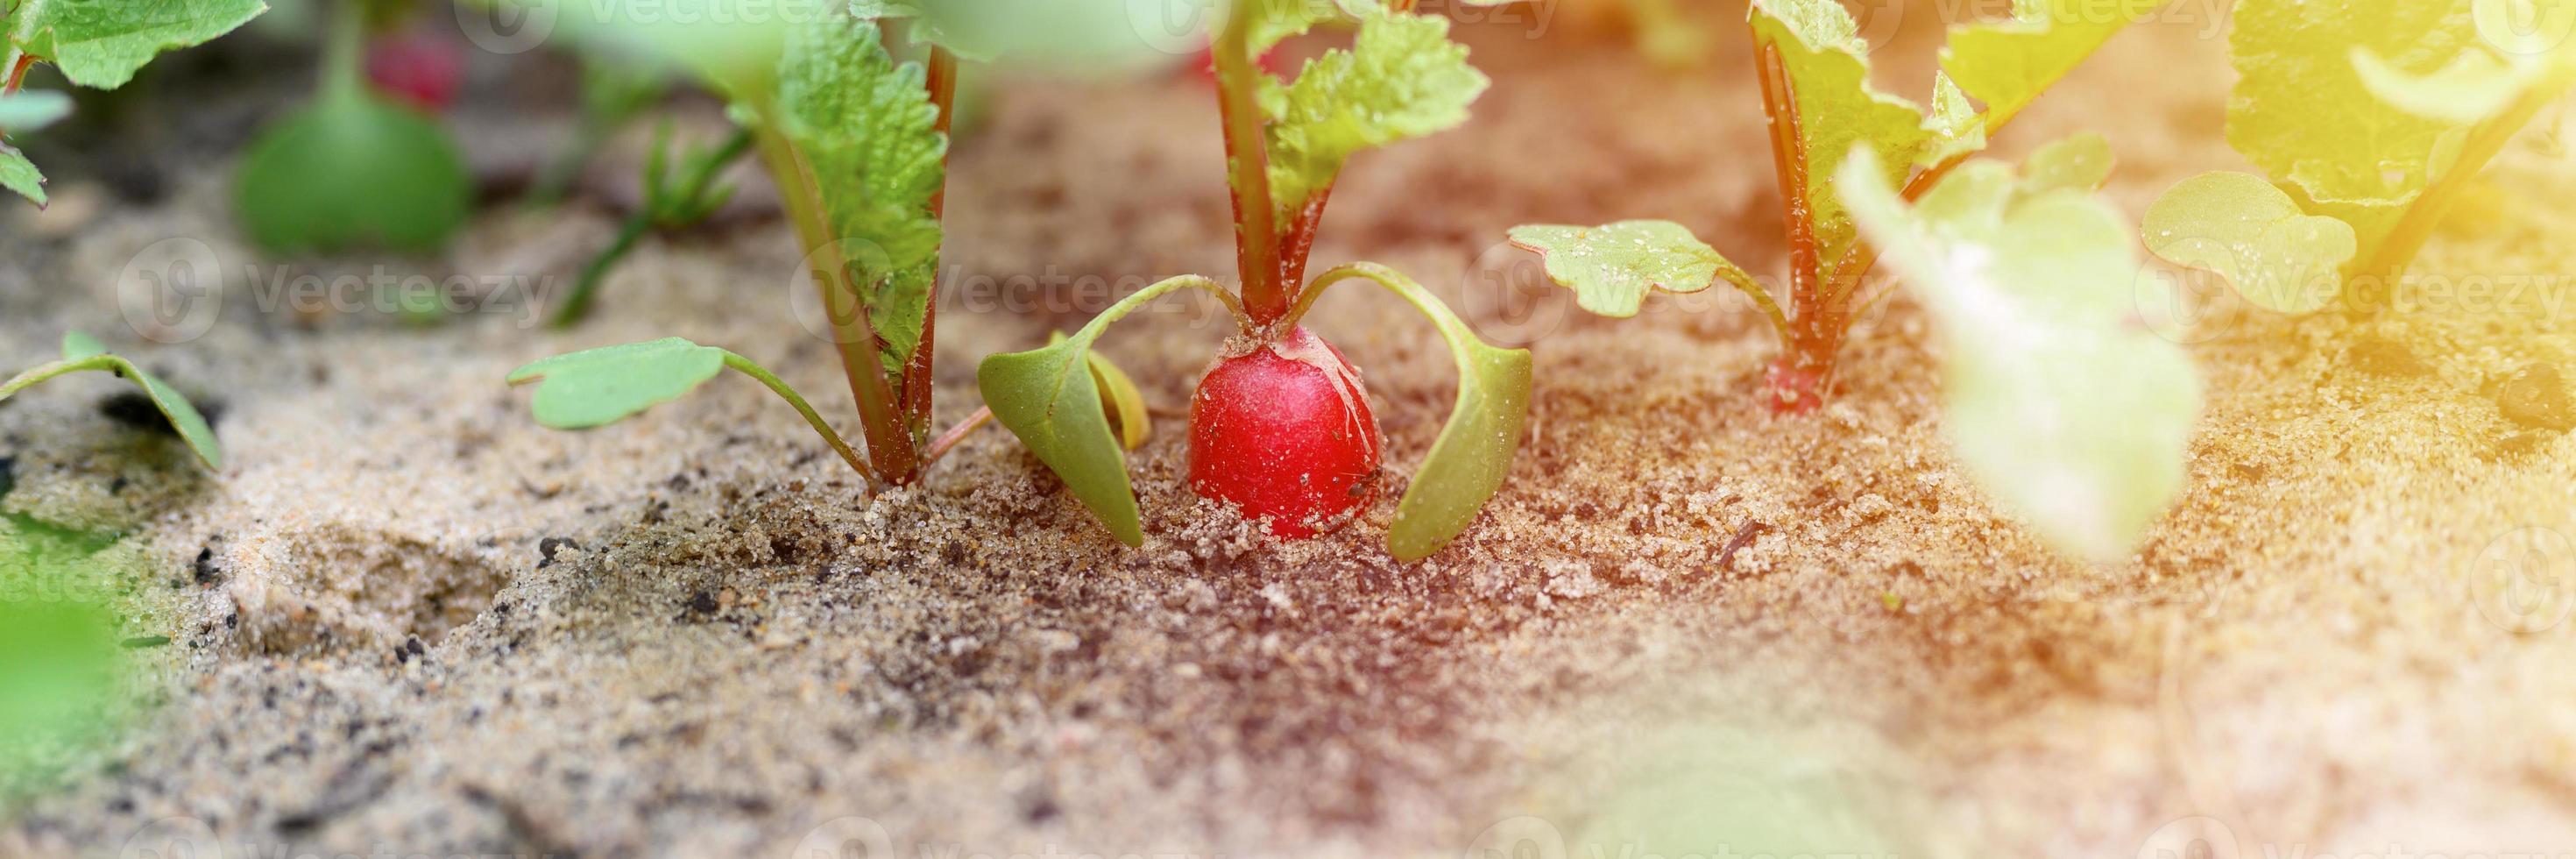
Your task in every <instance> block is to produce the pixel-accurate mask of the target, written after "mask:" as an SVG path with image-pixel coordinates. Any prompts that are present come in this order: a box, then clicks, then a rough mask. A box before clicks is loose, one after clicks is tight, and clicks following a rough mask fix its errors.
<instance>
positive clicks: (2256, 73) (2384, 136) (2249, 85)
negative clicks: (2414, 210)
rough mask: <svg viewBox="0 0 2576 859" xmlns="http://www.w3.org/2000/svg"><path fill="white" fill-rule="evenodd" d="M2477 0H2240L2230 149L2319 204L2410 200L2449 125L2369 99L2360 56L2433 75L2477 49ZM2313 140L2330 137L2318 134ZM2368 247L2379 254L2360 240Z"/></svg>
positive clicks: (2428, 173) (2428, 175)
mask: <svg viewBox="0 0 2576 859" xmlns="http://www.w3.org/2000/svg"><path fill="white" fill-rule="evenodd" d="M2471 4H2472V0H2421V2H2407V3H2388V2H2381V0H2243V2H2240V3H2238V4H2237V6H2236V11H2235V17H2236V25H2235V30H2234V34H2233V35H2232V36H2231V37H2230V39H2229V47H2230V49H2231V50H2232V51H2233V53H2234V58H2235V65H2236V70H2237V73H2238V80H2237V83H2236V90H2235V93H2234V97H2232V98H2230V99H2229V100H2228V110H2227V141H2228V142H2229V143H2230V144H2233V145H2234V146H2235V147H2236V151H2238V152H2241V153H2243V154H2244V155H2245V157H2246V158H2247V159H2249V160H2252V161H2253V162H2254V163H2255V164H2256V165H2258V166H2260V167H2262V168H2263V171H2264V172H2266V173H2268V174H2270V175H2271V176H2272V177H2273V178H2275V179H2279V180H2284V181H2287V182H2290V183H2292V184H2294V185H2296V186H2297V187H2298V188H2299V189H2301V192H2302V194H2301V196H2303V197H2304V198H2307V199H2314V200H2398V201H2403V200H2411V199H2413V198H2414V197H2415V196H2416V195H2417V194H2419V193H2420V192H2421V191H2422V189H2423V188H2424V187H2425V186H2426V185H2427V184H2428V183H2429V182H2430V181H2431V179H2432V177H2433V175H2434V174H2435V173H2436V172H2437V165H2436V164H2435V163H2434V160H2435V152H2436V150H2437V149H2438V148H2440V146H2441V141H2442V138H2443V136H2444V135H2445V134H2446V133H2448V132H2449V131H2451V129H2452V128H2454V127H2455V126H2456V124H2455V123H2448V122H2442V121H2439V120H2434V119H2427V118H2424V117H2420V116H2416V115H2414V114H2411V113H2408V112H2407V111H2405V110H2402V109H2400V108H2398V107H2397V106H2395V105H2392V104H2390V103H2388V102H2387V101H2384V100H2381V99H2380V98H2379V97H2378V96H2377V95H2374V94H2372V92H2371V91H2370V88H2369V86H2368V85H2367V84H2365V83H2364V82H2363V80H2362V75H2361V72H2360V71H2359V70H2358V69H2356V68H2355V67H2354V65H2353V60H2352V58H2353V54H2354V52H2355V51H2365V52H2368V53H2370V54H2373V55H2376V56H2379V57H2384V58H2386V59H2387V60H2388V61H2389V64H2390V65H2391V66H2393V67H2394V68H2395V69H2396V70H2399V71H2404V72H2408V73H2418V74H2420V73H2429V72H2432V71H2434V70H2436V69H2440V68H2442V67H2444V66H2448V65H2451V64H2452V63H2453V62H2454V61H2456V60H2457V59H2458V58H2459V56H2460V54H2461V52H2462V51H2464V50H2479V48H2477V47H2475V46H2476V45H2477V40H2478V34H2477V27H2476V24H2475V23H2474V22H2473V21H2472V15H2471ZM2320 129H2333V130H2334V131H2333V133H2321V132H2320ZM2363 236H2364V239H2365V240H2364V241H2363V242H2362V244H2363V246H2364V247H2365V248H2368V247H2369V246H2371V245H2374V244H2375V243H2376V242H2375V240H2372V233H2371V232H2370V231H2368V230H2364V231H2363Z"/></svg>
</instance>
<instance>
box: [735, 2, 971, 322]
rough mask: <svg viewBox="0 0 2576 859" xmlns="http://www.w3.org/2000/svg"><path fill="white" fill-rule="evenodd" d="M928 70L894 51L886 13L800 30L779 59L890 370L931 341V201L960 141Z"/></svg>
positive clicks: (793, 116) (783, 103)
mask: <svg viewBox="0 0 2576 859" xmlns="http://www.w3.org/2000/svg"><path fill="white" fill-rule="evenodd" d="M926 75H927V73H926V72H925V71H924V70H923V68H922V67H921V65H920V64H918V63H897V62H895V60H894V58H893V57H892V56H890V55H888V54H887V53H886V50H885V47H884V45H883V44H882V43H881V41H880V39H879V36H878V31H877V25H876V24H875V23H873V22H867V21H853V20H846V19H835V20H832V21H829V22H825V23H822V24H818V25H815V26H810V27H801V28H798V29H797V31H796V32H795V33H794V34H793V36H792V37H791V38H790V39H789V40H788V43H787V48H786V54H785V56H784V57H783V58H782V59H781V60H780V61H779V67H778V114H779V115H778V117H777V119H778V125H779V128H780V130H781V131H783V132H784V133H785V134H786V135H787V137H788V138H789V139H790V140H792V141H794V142H795V144H796V148H797V150H798V151H799V152H801V153H803V154H804V155H805V157H806V159H807V160H808V161H810V162H811V164H812V166H813V170H814V178H815V181H816V182H817V183H818V185H819V189H820V191H821V192H822V196H823V208H824V210H825V213H826V215H827V217H828V219H829V220H830V222H831V228H832V233H833V238H834V239H835V240H837V241H838V243H839V246H838V250H839V253H840V256H841V259H842V260H843V261H844V263H845V264H846V266H847V269H848V271H849V273H850V275H851V277H852V279H853V281H854V282H855V283H856V284H857V285H858V287H859V288H860V289H862V290H863V291H864V294H863V295H862V296H861V298H862V301H863V302H864V303H865V305H866V307H867V308H868V316H869V321H870V322H871V323H872V325H873V326H874V327H875V330H876V333H877V336H878V337H880V338H883V339H884V340H885V345H886V348H885V349H884V350H883V354H884V357H885V361H886V366H887V369H888V370H889V371H893V370H895V369H897V368H900V367H902V366H903V365H904V363H905V362H907V361H909V360H910V358H911V356H912V352H913V350H914V349H915V348H917V347H918V346H919V345H920V343H921V329H922V322H923V319H924V318H925V317H926V316H927V314H928V312H929V303H930V292H931V286H932V281H933V280H934V278H935V276H936V272H935V271H934V270H933V269H934V267H935V265H936V262H937V259H938V255H939V244H940V224H939V219H938V218H936V217H933V216H932V215H931V211H930V200H931V198H932V197H933V196H934V195H936V194H938V193H939V189H940V185H941V182H942V181H943V177H944V174H945V169H946V168H945V166H944V164H943V161H944V159H945V158H946V157H947V152H948V140H947V138H946V137H945V136H943V135H941V134H940V133H939V132H938V126H937V123H938V121H939V108H938V107H937V106H936V105H934V104H932V103H931V101H930V95H929V92H928V90H927V88H926V87H925V86H924V80H925V78H926Z"/></svg>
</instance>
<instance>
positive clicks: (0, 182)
mask: <svg viewBox="0 0 2576 859" xmlns="http://www.w3.org/2000/svg"><path fill="white" fill-rule="evenodd" d="M0 188H7V189H9V190H11V191H16V192H18V195H19V196H22V197H25V198H27V199H29V200H32V201H35V204H36V205H39V206H42V205H44V204H45V174H44V173H42V172H39V171H37V170H36V164H35V162H32V161H29V160H27V156H26V155H24V154H22V153H20V152H19V151H18V150H17V149H16V148H14V147H11V146H10V145H9V144H6V143H0Z"/></svg>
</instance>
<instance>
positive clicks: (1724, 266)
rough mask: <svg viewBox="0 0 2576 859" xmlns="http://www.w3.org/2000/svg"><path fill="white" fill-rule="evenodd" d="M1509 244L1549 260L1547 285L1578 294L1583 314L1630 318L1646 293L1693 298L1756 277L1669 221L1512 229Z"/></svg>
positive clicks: (1643, 302)
mask: <svg viewBox="0 0 2576 859" xmlns="http://www.w3.org/2000/svg"><path fill="white" fill-rule="evenodd" d="M1511 239H1512V244H1513V245H1516V246H1518V247H1520V248H1521V249H1522V250H1526V251H1530V252H1532V253H1537V254H1540V255H1542V256H1545V257H1546V261H1547V276H1548V279H1549V280H1553V281H1556V282H1557V283H1559V284H1562V285H1564V286H1565V288H1567V289H1571V290H1574V302H1575V304H1577V305H1580V306H1582V308H1583V309H1584V310H1588V311H1591V312H1593V313H1596V314H1599V315H1602V316H1607V317H1611V318H1613V319H1626V318H1629V317H1631V316H1635V315H1637V311H1638V310H1639V309H1640V308H1643V307H1644V306H1645V303H1646V293H1647V292H1648V291H1651V290H1663V291H1665V292H1671V293H1682V294H1687V293H1693V292H1698V291H1700V290H1704V289H1707V288H1709V287H1710V286H1713V285H1715V284H1716V283H1717V281H1718V278H1720V277H1725V278H1726V279H1727V280H1729V281H1732V282H1737V283H1747V282H1751V280H1752V276H1751V275H1748V274H1745V273H1744V270H1743V269H1741V268H1738V267H1736V265H1735V263H1733V262H1729V261H1728V260H1727V259H1726V257H1725V256H1724V255H1722V254H1719V253H1718V252H1717V249H1715V248H1711V247H1709V246H1708V245H1707V244H1705V243H1703V242H1701V241H1700V240H1699V238H1698V237H1696V236H1693V235H1691V231H1690V228H1689V227H1685V226H1682V225H1680V224H1676V223H1673V222H1671V221H1620V222H1618V223H1615V224H1608V225H1604V226H1599V227H1572V226H1552V225H1538V226H1526V227H1513V228H1512V231H1511Z"/></svg>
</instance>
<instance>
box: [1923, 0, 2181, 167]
mask: <svg viewBox="0 0 2576 859" xmlns="http://www.w3.org/2000/svg"><path fill="white" fill-rule="evenodd" d="M2014 5H2016V6H2018V7H2020V8H2019V9H2017V10H2016V14H2015V15H2014V16H2013V18H2012V19H2011V20H2008V21H1996V22H1988V23H1977V24H1962V25H1959V26H1956V27H1953V28H1951V30H1950V40H1949V44H1947V45H1945V46H1943V47H1942V48H1941V69H1942V70H1943V71H1944V72H1946V73H1948V76H1949V78H1950V79H1951V80H1954V81H1956V82H1957V84H1958V87H1959V89H1960V90H1962V91H1963V92H1965V93H1966V94H1967V95H1968V96H1969V97H1971V98H1974V99H1976V100H1978V101H1980V102H1984V103H1985V105H1986V116H1985V128H1986V131H1987V133H1989V134H1991V133H1993V132H1994V131H1995V130H1996V129H2000V128H2002V127H2003V126H2004V124H2005V123H2008V122H2011V121H2012V119H2013V117H2015V116H2018V115H2020V113H2021V111H2022V109H2023V108H2025V107H2029V106H2030V104H2031V102H2034V101H2037V100H2038V99H2039V96H2040V94H2041V93H2044V92H2047V91H2048V88H2049V87H2052V86H2056V85H2057V82H2058V81H2060V80H2063V79H2065V77H2066V75H2067V73H2069V72H2072V71H2074V70H2075V67H2076V66H2077V65H2079V64H2081V63H2083V62H2084V58H2086V57H2089V56H2092V55H2093V52H2094V51H2096V50H2099V49H2100V48H2101V47H2102V44H2103V43H2104V42H2108V41H2110V40H2111V37H2112V36H2115V35H2119V33H2120V30H2121V29H2122V28H2124V27H2127V26H2128V25H2129V24H2131V23H2132V22H2135V21H2138V20H2141V19H2144V18H2145V17H2146V16H2148V15H2150V14H2153V13H2154V12H2155V10H2156V8H2157V7H2159V6H2162V5H2164V0H2112V2H2111V3H2109V4H2105V3H2103V2H2100V0H2022V2H2018V3H2016V4H2014Z"/></svg>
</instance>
